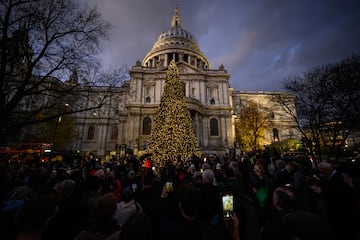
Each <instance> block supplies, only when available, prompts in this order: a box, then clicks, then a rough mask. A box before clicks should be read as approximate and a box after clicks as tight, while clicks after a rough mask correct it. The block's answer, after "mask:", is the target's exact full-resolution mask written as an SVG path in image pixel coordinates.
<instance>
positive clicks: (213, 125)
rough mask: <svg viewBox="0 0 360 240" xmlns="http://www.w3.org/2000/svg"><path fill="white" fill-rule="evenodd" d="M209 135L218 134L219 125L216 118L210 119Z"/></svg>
mask: <svg viewBox="0 0 360 240" xmlns="http://www.w3.org/2000/svg"><path fill="white" fill-rule="evenodd" d="M210 136H219V126H218V120H217V119H216V118H211V119H210Z"/></svg>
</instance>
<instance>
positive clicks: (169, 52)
mask: <svg viewBox="0 0 360 240" xmlns="http://www.w3.org/2000/svg"><path fill="white" fill-rule="evenodd" d="M172 59H174V60H175V61H176V62H178V61H185V62H187V63H189V64H191V65H193V66H196V67H198V68H201V69H208V68H209V62H208V60H207V59H206V57H205V55H204V54H203V53H202V52H201V51H200V49H199V47H198V44H197V42H196V40H195V38H194V37H193V35H192V34H191V33H190V32H189V31H187V30H185V29H183V28H182V27H181V18H180V16H179V10H178V8H177V7H176V9H175V14H174V16H173V17H172V21H171V28H169V29H168V30H166V31H164V32H162V33H161V34H160V35H159V37H158V39H157V41H156V42H155V44H154V46H153V47H152V49H151V50H150V52H149V53H148V54H147V55H146V56H145V58H144V60H143V62H142V64H143V65H144V66H147V67H156V66H168V65H169V63H170V61H171V60H172Z"/></svg>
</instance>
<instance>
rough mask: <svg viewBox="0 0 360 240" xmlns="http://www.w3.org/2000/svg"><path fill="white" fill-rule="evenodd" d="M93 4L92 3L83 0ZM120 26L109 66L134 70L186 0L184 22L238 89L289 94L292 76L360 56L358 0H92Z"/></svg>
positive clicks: (110, 44)
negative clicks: (286, 81) (287, 82)
mask: <svg viewBox="0 0 360 240" xmlns="http://www.w3.org/2000/svg"><path fill="white" fill-rule="evenodd" d="M83 1H85V0H83ZM85 2H86V3H87V4H89V5H90V6H93V5H95V4H96V5H97V7H98V10H99V12H100V13H101V14H102V16H103V18H104V19H105V20H107V21H108V22H110V23H111V24H112V25H113V29H112V30H111V33H110V35H109V40H108V41H106V42H103V43H102V54H101V56H102V58H103V62H104V64H105V65H106V66H114V65H115V66H122V65H124V64H125V65H127V66H128V67H131V66H133V65H135V62H136V61H137V60H142V59H143V58H144V56H145V55H146V53H147V52H148V51H149V50H150V49H151V48H152V46H153V44H154V43H155V41H156V39H157V37H158V36H159V34H160V33H161V32H162V31H164V30H166V29H168V28H169V27H170V23H171V17H172V15H173V13H174V9H175V6H176V5H178V7H179V13H180V16H181V19H182V27H183V28H184V29H186V30H188V31H190V32H191V33H192V35H193V36H194V37H195V38H196V40H197V42H198V45H199V47H200V49H201V51H202V52H203V53H204V54H205V56H206V57H207V58H208V60H209V62H210V67H211V68H212V69H217V68H218V66H219V65H220V64H223V65H224V66H225V69H226V70H227V71H228V73H229V74H230V76H231V78H230V85H231V87H233V88H234V89H235V90H246V91H248V90H252V91H282V90H283V89H282V82H283V81H284V79H286V78H288V77H291V76H294V75H301V74H302V73H303V72H306V71H309V70H311V69H312V68H314V67H316V66H319V65H321V64H326V63H331V62H334V61H338V60H340V59H342V58H345V57H348V56H351V55H353V54H360V27H359V23H360V1H358V0H182V1H180V0H178V1H175V0H86V1H85Z"/></svg>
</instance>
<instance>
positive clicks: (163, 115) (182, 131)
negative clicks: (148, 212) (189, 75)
mask: <svg viewBox="0 0 360 240" xmlns="http://www.w3.org/2000/svg"><path fill="white" fill-rule="evenodd" d="M147 152H148V153H151V154H152V157H151V158H152V160H153V162H154V164H155V165H156V166H158V167H163V166H165V164H166V163H167V162H168V161H176V160H178V158H181V159H183V160H184V159H185V158H186V157H189V156H191V155H193V154H195V155H199V154H200V152H199V147H198V142H197V138H196V136H195V133H194V129H193V126H192V121H191V117H190V113H189V110H188V108H187V104H186V99H185V97H184V93H183V88H182V83H181V80H180V77H179V70H178V68H177V66H176V64H175V61H174V60H172V61H171V63H170V65H169V69H168V71H167V77H166V82H165V87H164V92H163V94H162V96H161V103H160V106H159V108H158V110H157V112H156V115H155V119H154V127H153V128H152V131H151V136H150V139H149V148H148V149H147Z"/></svg>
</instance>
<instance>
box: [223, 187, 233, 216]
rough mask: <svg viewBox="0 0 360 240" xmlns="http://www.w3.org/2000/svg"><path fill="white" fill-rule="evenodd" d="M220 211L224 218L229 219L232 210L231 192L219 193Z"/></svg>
mask: <svg viewBox="0 0 360 240" xmlns="http://www.w3.org/2000/svg"><path fill="white" fill-rule="evenodd" d="M221 203H222V210H223V211H222V212H223V218H224V219H230V218H231V217H232V214H233V211H234V196H233V195H232V194H231V193H222V194H221Z"/></svg>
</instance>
